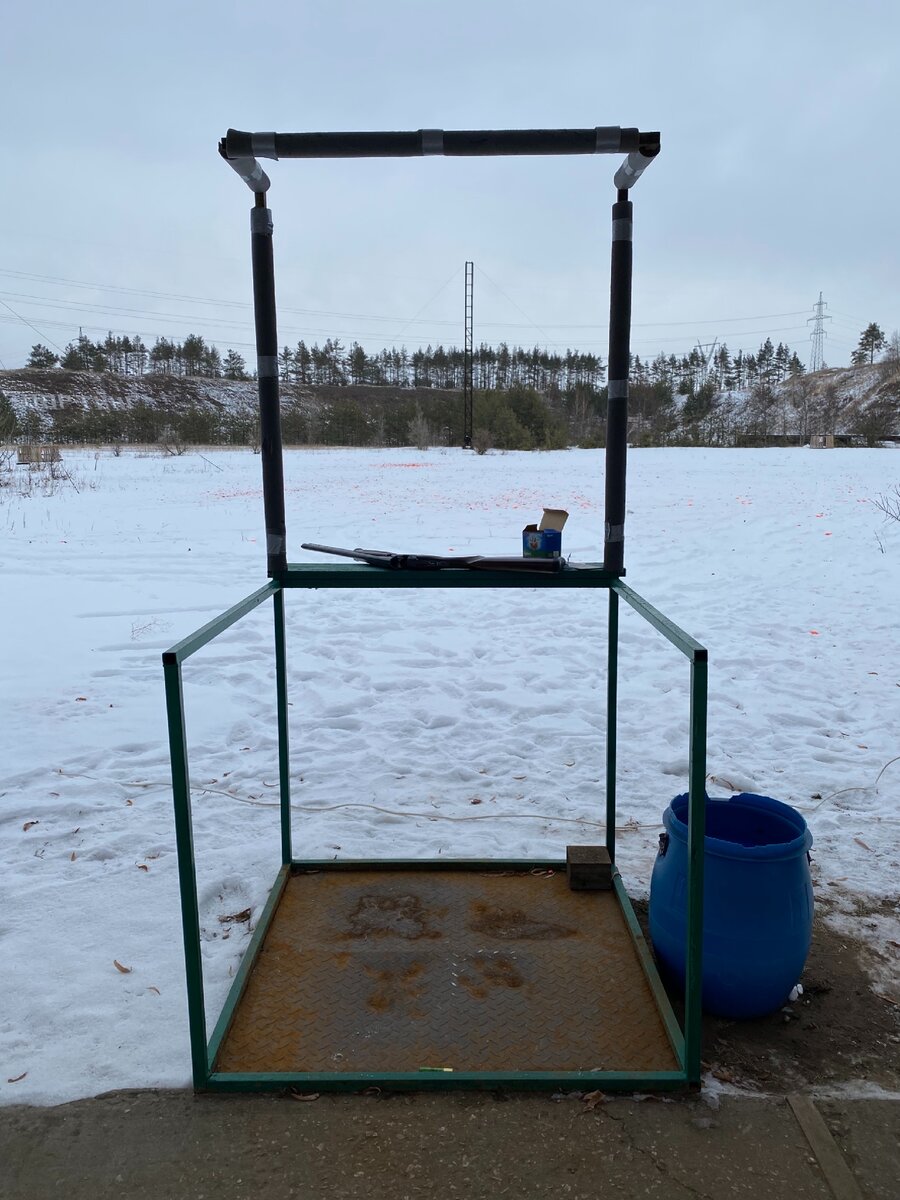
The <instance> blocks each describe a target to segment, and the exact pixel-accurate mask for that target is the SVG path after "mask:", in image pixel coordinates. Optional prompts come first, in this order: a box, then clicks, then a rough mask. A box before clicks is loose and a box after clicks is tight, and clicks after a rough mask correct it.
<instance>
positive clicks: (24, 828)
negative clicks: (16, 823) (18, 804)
mask: <svg viewBox="0 0 900 1200" xmlns="http://www.w3.org/2000/svg"><path fill="white" fill-rule="evenodd" d="M35 825H40V821H26V822H25V824H24V825H23V826H22V832H23V833H27V832H28V830H29V829H32V828H33V827H34V826H35Z"/></svg>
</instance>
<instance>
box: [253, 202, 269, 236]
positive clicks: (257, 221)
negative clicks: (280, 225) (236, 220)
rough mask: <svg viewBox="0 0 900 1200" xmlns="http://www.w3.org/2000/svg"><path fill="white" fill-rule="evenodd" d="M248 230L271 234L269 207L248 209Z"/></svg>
mask: <svg viewBox="0 0 900 1200" xmlns="http://www.w3.org/2000/svg"><path fill="white" fill-rule="evenodd" d="M250 232H251V233H267V234H268V235H269V237H271V236H272V210H271V209H270V208H251V209H250Z"/></svg>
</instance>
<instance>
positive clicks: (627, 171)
mask: <svg viewBox="0 0 900 1200" xmlns="http://www.w3.org/2000/svg"><path fill="white" fill-rule="evenodd" d="M652 162H653V159H652V158H647V157H646V156H645V155H643V154H641V152H640V150H635V151H633V152H632V153H631V154H629V155H628V157H627V158H626V159H625V161H624V162H623V163H622V165H621V167H619V169H618V171H616V174H615V178H614V179H613V184H614V185H615V186H616V187H617V188H618V189H619V191H622V190H623V189H625V190H626V191H627V189H628V188H630V187H634V185H635V184H636V183H637V181H638V180H639V179H640V177H641V176H642V175H643V173H644V171H646V169H647V168H648V167H649V166H650V164H651V163H652Z"/></svg>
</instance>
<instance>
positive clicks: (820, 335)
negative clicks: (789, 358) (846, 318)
mask: <svg viewBox="0 0 900 1200" xmlns="http://www.w3.org/2000/svg"><path fill="white" fill-rule="evenodd" d="M827 307H828V305H827V304H826V303H825V301H824V300H823V299H822V293H821V292H819V299H818V302H817V303H816V304H814V305H813V312H814V313H815V316H814V317H807V318H806V323H807V325H809V324H810V322H812V323H813V327H812V332H811V333H810V335H809V337H810V341H811V342H812V350H811V351H810V354H809V369H810V371H821V370H822V368H823V367H824V366H825V353H824V352H825V338H826V337H827V336H828V335H827V333H826V332H825V322H826V321H830V320H831V317H826V316H825V309H826V308H827Z"/></svg>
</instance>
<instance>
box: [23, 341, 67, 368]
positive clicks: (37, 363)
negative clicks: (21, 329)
mask: <svg viewBox="0 0 900 1200" xmlns="http://www.w3.org/2000/svg"><path fill="white" fill-rule="evenodd" d="M58 362H59V355H58V354H54V353H53V351H52V350H49V349H48V348H47V347H46V346H42V345H41V343H40V342H38V343H37V344H36V345H34V346H32V347H31V354H29V356H28V362H27V363H26V364H25V366H26V367H38V368H41V367H44V368H46V367H55V366H56V364H57V363H58Z"/></svg>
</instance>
